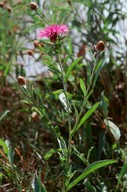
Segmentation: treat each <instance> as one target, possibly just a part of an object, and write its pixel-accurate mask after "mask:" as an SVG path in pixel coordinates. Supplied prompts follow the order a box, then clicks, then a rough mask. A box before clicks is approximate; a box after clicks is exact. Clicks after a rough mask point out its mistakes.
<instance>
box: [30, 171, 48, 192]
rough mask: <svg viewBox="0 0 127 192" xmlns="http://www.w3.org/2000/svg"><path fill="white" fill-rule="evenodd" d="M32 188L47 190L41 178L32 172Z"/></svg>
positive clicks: (39, 191) (42, 191)
mask: <svg viewBox="0 0 127 192" xmlns="http://www.w3.org/2000/svg"><path fill="white" fill-rule="evenodd" d="M32 188H33V190H34V192H47V190H46V188H45V186H44V184H43V183H42V182H41V179H40V178H38V177H37V176H36V174H34V177H33V180H32Z"/></svg>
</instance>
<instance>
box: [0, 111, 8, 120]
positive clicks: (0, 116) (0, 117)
mask: <svg viewBox="0 0 127 192" xmlns="http://www.w3.org/2000/svg"><path fill="white" fill-rule="evenodd" d="M9 112H10V111H9V110H6V111H4V112H3V113H1V114H0V121H1V120H2V119H3V118H4V117H5V116H6V115H7V113H9Z"/></svg>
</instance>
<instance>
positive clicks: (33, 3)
mask: <svg viewBox="0 0 127 192" xmlns="http://www.w3.org/2000/svg"><path fill="white" fill-rule="evenodd" d="M30 8H31V10H36V9H37V4H36V3H35V2H31V3H30Z"/></svg>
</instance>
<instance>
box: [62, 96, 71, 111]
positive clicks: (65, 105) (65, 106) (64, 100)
mask: <svg viewBox="0 0 127 192" xmlns="http://www.w3.org/2000/svg"><path fill="white" fill-rule="evenodd" d="M59 99H60V101H61V103H62V104H63V106H64V109H65V110H66V111H68V110H71V108H70V105H69V103H67V102H68V101H67V98H66V95H65V93H63V92H62V93H60V94H59Z"/></svg>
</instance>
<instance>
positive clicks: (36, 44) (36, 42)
mask: <svg viewBox="0 0 127 192" xmlns="http://www.w3.org/2000/svg"><path fill="white" fill-rule="evenodd" d="M33 43H34V47H35V48H37V47H38V46H39V42H38V41H37V40H35V41H34V42H33Z"/></svg>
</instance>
